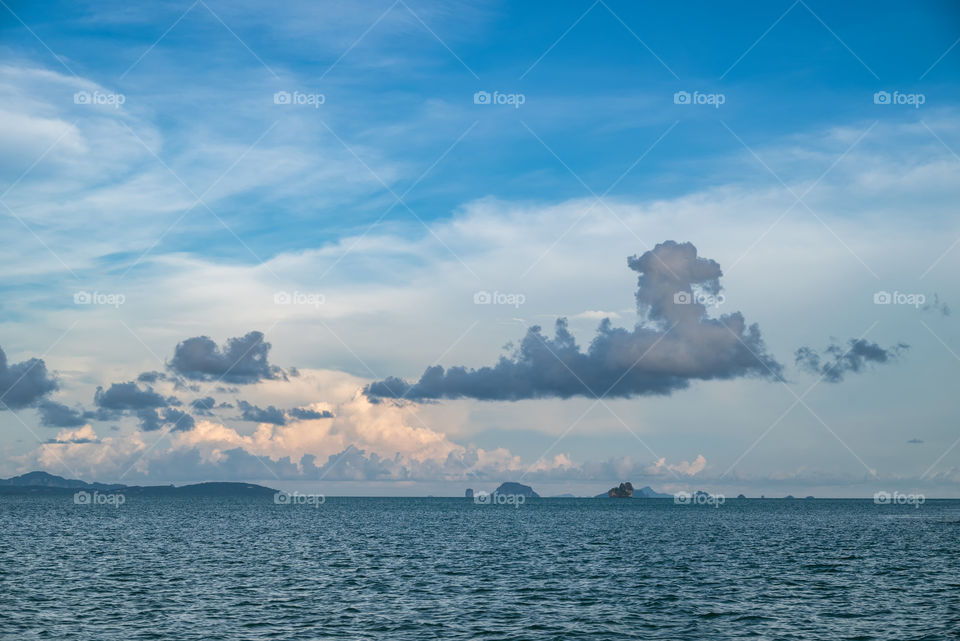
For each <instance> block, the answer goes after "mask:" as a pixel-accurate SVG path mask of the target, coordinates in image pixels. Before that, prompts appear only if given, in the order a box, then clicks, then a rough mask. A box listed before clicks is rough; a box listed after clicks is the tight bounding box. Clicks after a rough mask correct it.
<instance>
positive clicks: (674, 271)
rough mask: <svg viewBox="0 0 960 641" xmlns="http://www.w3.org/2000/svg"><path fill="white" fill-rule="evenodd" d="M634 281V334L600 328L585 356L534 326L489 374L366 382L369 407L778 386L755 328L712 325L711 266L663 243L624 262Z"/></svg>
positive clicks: (462, 371)
mask: <svg viewBox="0 0 960 641" xmlns="http://www.w3.org/2000/svg"><path fill="white" fill-rule="evenodd" d="M627 264H628V266H629V267H630V269H632V270H634V271H636V272H638V273H639V274H640V276H639V278H638V282H637V284H638V288H637V293H636V300H637V308H638V312H639V314H640V316H641V318H642V319H644V320H642V321H641V322H640V323H639V324H637V326H636V327H634V329H633V330H626V329H622V328H615V327H613V326H612V324H611V322H610V320H609V319H604V320H603V321H602V322H601V323H600V327H599V328H598V330H597V333H596V335H595V336H594V338H593V341H592V342H591V343H590V346H589V348H588V349H587V351H586V352H582V351H580V348H579V346H578V345H577V344H576V341H575V339H574V337H573V335H572V334H571V333H570V332H569V330H568V329H567V322H566V319H562V318H561V319H558V320H557V323H556V329H555V333H554V337H553V338H552V339H550V338H547V337H546V336H544V335H543V334H542V333H541V330H540V327H539V326H533V327H531V328H530V329H529V330H528V331H527V335H526V336H525V337H524V338H523V340H522V341H521V343H520V347H519V348H518V349H517V350H516V351H515V352H514V353H513V354H511V355H510V356H503V357H501V358H500V360H499V362H498V363H497V364H496V365H494V366H493V367H481V368H479V369H467V368H465V367H451V368H449V369H447V370H444V368H443V367H442V366H439V365H438V366H434V367H429V368H427V370H426V371H425V372H424V374H423V376H421V378H420V380H419V381H417V382H416V383H413V384H410V383H407V382H406V381H404V380H402V379H399V378H395V377H390V378H387V379H385V380H382V381H377V382H374V383H371V384H370V385H368V386H367V387H366V388H365V392H366V393H367V395H368V396H370V397H371V398H377V397H382V398H407V399H410V400H416V401H422V400H425V399H440V398H475V399H480V400H520V399H529V398H551V397H559V398H570V397H572V396H587V397H593V396H604V395H605V396H610V397H633V396H643V395H650V394H660V395H668V394H670V393H672V392H674V391H676V390H679V389H683V388H686V387H688V386H689V384H690V382H691V381H693V380H711V379H730V378H738V377H743V376H759V377H763V378H769V379H779V378H780V377H781V371H782V366H781V365H780V364H779V363H778V362H777V361H776V360H775V359H774V358H773V357H772V356H771V355H769V354H768V353H767V349H766V346H765V344H764V342H763V339H762V338H761V336H760V329H759V327H758V326H757V325H756V324H754V325H750V326H747V324H746V322H745V321H744V318H743V316H742V315H741V314H740V313H739V312H733V313H730V314H724V315H722V316H720V317H719V318H716V319H713V318H709V317H708V316H707V305H708V304H714V303H716V302H717V301H722V297H721V295H720V277H721V276H722V272H721V270H720V265H719V264H718V263H716V262H715V261H713V260H708V259H705V258H700V257H698V256H697V249H696V247H694V246H693V245H692V244H691V243H682V244H681V243H676V242H673V241H666V242H664V243H661V244H659V245H657V246H656V247H655V248H654V249H652V250H650V251H648V252H646V253H644V254H643V255H641V256H639V257H637V256H634V257H631V258H629V259H628V261H627Z"/></svg>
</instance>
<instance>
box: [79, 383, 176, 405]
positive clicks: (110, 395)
mask: <svg viewBox="0 0 960 641" xmlns="http://www.w3.org/2000/svg"><path fill="white" fill-rule="evenodd" d="M93 400H94V403H96V404H97V405H98V406H99V407H102V408H104V409H106V410H120V411H122V410H133V411H136V410H141V409H148V408H157V407H167V406H168V405H170V404H171V403H170V399H167V398H164V397H163V396H161V395H160V394H158V393H157V392H155V391H153V389H152V388H149V387H148V388H146V389H141V388H140V387H139V386H138V385H137V384H136V383H135V382H133V381H130V382H127V383H114V384H112V385H111V386H110V387H109V388H108V389H106V390H104V389H103V388H102V387H98V388H97V391H96V393H95V394H94V397H93Z"/></svg>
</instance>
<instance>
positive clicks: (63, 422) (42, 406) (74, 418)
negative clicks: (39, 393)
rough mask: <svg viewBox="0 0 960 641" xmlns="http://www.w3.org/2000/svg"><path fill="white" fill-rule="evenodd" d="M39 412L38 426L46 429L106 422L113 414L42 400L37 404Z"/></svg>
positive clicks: (101, 409)
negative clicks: (89, 422)
mask: <svg viewBox="0 0 960 641" xmlns="http://www.w3.org/2000/svg"><path fill="white" fill-rule="evenodd" d="M37 409H38V410H40V424H41V425H44V426H46V427H79V426H81V425H84V424H85V423H87V422H88V421H91V420H98V421H106V420H109V419H110V418H112V417H113V416H114V414H113V413H112V412H110V411H108V410H104V409H103V408H99V409H97V410H84V409H74V408H72V407H68V406H66V405H64V404H63V403H58V402H56V401H50V400H43V401H40V403H39V404H37Z"/></svg>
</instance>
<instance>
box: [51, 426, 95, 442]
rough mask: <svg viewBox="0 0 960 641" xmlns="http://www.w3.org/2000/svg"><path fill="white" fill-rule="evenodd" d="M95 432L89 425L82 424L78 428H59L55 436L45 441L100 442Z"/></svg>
mask: <svg viewBox="0 0 960 641" xmlns="http://www.w3.org/2000/svg"><path fill="white" fill-rule="evenodd" d="M100 442H101V441H100V439H99V438H97V434H96V432H94V431H93V428H92V427H90V426H89V425H84V426H83V427H81V428H80V429H78V430H61V431H60V432H58V433H57V435H56V437H54V438H52V439H49V440H48V441H47V443H48V444H49V443H56V444H60V445H67V444H69V445H84V444H88V443H100Z"/></svg>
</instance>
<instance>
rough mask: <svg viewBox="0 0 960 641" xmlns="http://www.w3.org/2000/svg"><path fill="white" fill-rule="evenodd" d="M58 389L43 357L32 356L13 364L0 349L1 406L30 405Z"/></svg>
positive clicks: (10, 407)
mask: <svg viewBox="0 0 960 641" xmlns="http://www.w3.org/2000/svg"><path fill="white" fill-rule="evenodd" d="M56 389H57V382H56V380H54V379H53V377H52V376H50V375H49V374H48V373H47V366H46V364H45V363H44V362H43V360H42V359H39V358H31V359H29V360H26V361H23V362H21V363H14V364H12V365H10V364H8V363H7V355H6V354H5V353H4V352H3V350H2V349H0V408H9V409H19V408H21V407H30V406H32V405H34V404H35V403H37V402H38V401H39V400H40V399H41V398H43V397H44V396H45V395H47V394H49V393H50V392H52V391H54V390H56Z"/></svg>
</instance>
